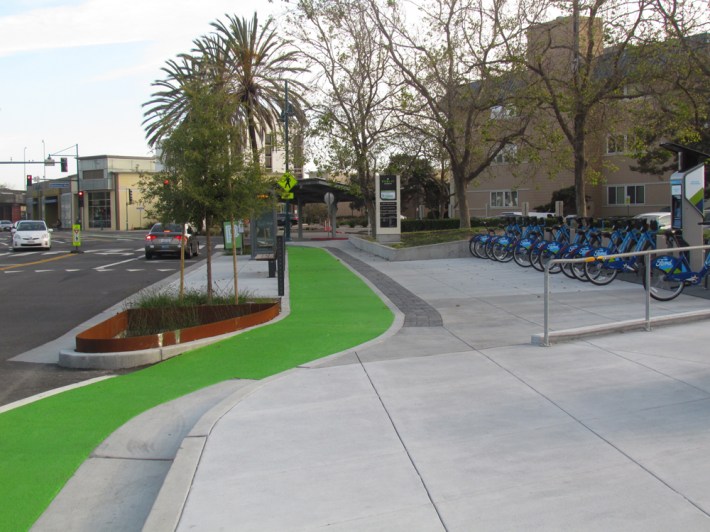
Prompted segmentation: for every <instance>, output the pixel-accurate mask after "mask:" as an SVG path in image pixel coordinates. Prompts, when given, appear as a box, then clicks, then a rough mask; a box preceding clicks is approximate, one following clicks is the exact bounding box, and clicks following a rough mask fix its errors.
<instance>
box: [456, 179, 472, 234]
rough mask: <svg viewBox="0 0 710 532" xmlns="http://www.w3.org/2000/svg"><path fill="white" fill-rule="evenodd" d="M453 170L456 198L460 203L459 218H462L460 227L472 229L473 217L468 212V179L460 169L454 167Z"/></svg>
mask: <svg viewBox="0 0 710 532" xmlns="http://www.w3.org/2000/svg"><path fill="white" fill-rule="evenodd" d="M452 170H453V176H452V177H453V180H454V187H455V190H456V199H457V200H458V204H459V218H460V223H459V227H460V228H461V229H470V228H471V217H470V216H469V214H468V199H467V198H466V185H467V183H466V179H465V178H464V176H463V175H461V174H462V173H463V172H461V171H460V170H458V169H455V168H452Z"/></svg>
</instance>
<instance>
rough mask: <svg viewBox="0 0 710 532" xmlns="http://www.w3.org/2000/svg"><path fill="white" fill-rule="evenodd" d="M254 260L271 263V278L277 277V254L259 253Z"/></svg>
mask: <svg viewBox="0 0 710 532" xmlns="http://www.w3.org/2000/svg"><path fill="white" fill-rule="evenodd" d="M254 260H267V261H269V277H276V253H257V254H256V255H254Z"/></svg>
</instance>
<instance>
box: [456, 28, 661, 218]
mask: <svg viewBox="0 0 710 532" xmlns="http://www.w3.org/2000/svg"><path fill="white" fill-rule="evenodd" d="M572 28H573V21H572V19H571V17H561V18H558V19H556V20H554V21H551V22H548V23H546V24H541V25H539V26H536V27H534V28H532V29H531V30H530V31H529V33H528V53H529V54H540V53H544V54H546V55H545V57H544V58H543V60H544V62H545V63H546V64H547V65H548V66H549V68H552V69H555V68H557V69H559V70H560V72H567V74H566V75H571V71H572V70H571V66H570V65H571V64H572V61H573V57H572V52H571V51H572V50H573V47H572V44H571V43H572V41H573V29H572ZM579 28H580V30H579V46H580V47H581V48H582V49H585V48H586V45H587V42H586V41H585V35H589V34H590V33H589V31H587V30H588V29H589V27H588V21H586V20H585V19H581V20H580V22H579ZM592 31H593V32H597V33H598V35H600V36H601V32H602V27H601V23H598V24H596V25H595V27H594V28H592ZM595 42H596V43H599V44H596V45H595V47H594V53H595V55H597V56H598V58H599V64H600V65H601V67H600V68H599V71H598V72H597V75H600V76H603V75H604V68H603V67H604V59H605V58H604V55H605V54H610V53H613V50H604V49H602V47H601V44H600V43H602V42H603V40H602V39H601V38H599V39H596V41H595ZM629 89H632V88H629ZM634 105H635V103H634V100H633V99H630V100H623V101H620V102H618V103H615V104H609V105H607V106H600V107H599V108H598V109H596V110H595V111H594V113H593V115H592V116H591V117H590V123H591V124H593V126H592V127H591V128H590V129H589V131H588V134H587V139H586V154H585V158H586V161H587V164H588V168H589V170H590V172H589V173H590V174H591V175H594V176H596V177H595V178H594V179H592V180H588V181H587V185H586V190H585V192H586V195H587V211H588V214H589V215H590V216H595V217H612V216H629V215H635V214H638V213H642V212H650V211H658V210H663V209H668V208H669V205H670V183H669V177H670V173H669V174H668V175H663V176H657V175H650V174H644V173H641V172H639V171H636V170H634V169H633V168H632V167H634V166H637V164H636V161H635V160H634V159H633V158H632V157H631V155H630V151H631V147H632V142H633V135H632V131H633V126H634V125H635V123H634V110H635V109H634ZM490 117H491V120H494V121H495V120H497V121H501V122H504V121H510V120H516V116H515V113H514V112H513V111H511V110H509V109H505V108H503V107H501V106H498V107H494V108H492V109H491V116H490ZM533 120H534V121H538V123H540V122H545V123H546V124H547V125H548V127H550V128H554V127H558V128H559V126H558V125H556V122H555V118H554V116H553V115H552V114H551V113H549V112H548V111H545V110H543V109H540V110H539V111H538V112H537V114H536V116H535V117H534V119H533ZM501 127H504V126H501ZM518 149H519V146H518V145H516V144H515V143H512V144H510V145H508V146H506V147H505V148H504V149H503V150H502V151H501V152H500V153H499V154H498V155H497V156H496V158H495V160H494V162H493V163H492V164H491V166H490V167H489V168H488V169H487V171H486V172H485V173H484V174H483V175H481V176H480V177H479V178H477V179H476V180H474V181H473V182H472V183H470V184H469V185H468V188H467V200H468V206H469V213H468V214H469V216H471V217H484V216H497V215H500V214H501V213H503V212H506V211H511V210H516V211H519V210H521V209H522V206H523V204H525V203H526V204H527V205H528V206H529V208H530V210H534V209H535V208H536V207H538V206H540V205H544V204H548V203H550V201H551V198H552V194H553V192H555V191H558V190H561V189H564V188H568V187H572V186H574V174H573V170H572V164H571V160H572V159H571V154H570V153H567V162H566V164H563V165H561V164H560V159H561V158H560V157H558V156H559V155H560V153H551V152H545V151H541V152H539V153H536V157H535V158H534V161H533V160H532V159H531V160H526V158H525V157H522V158H521V157H519V155H520V154H519V153H518ZM559 150H560V152H562V151H564V150H567V151H569V150H570V147H569V144H568V143H567V142H566V141H564V142H562V143H561V144H560V146H559ZM453 201H455V198H454V199H453ZM452 210H453V211H454V212H456V208H455V206H454V205H453V204H452ZM455 215H456V216H460V213H458V212H456V214H455Z"/></svg>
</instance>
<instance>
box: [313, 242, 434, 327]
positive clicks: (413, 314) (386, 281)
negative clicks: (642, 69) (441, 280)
mask: <svg viewBox="0 0 710 532" xmlns="http://www.w3.org/2000/svg"><path fill="white" fill-rule="evenodd" d="M326 249H327V250H328V251H329V252H330V253H332V254H333V255H335V256H336V257H337V258H339V259H340V260H342V261H343V262H345V263H347V264H349V265H350V266H352V268H353V269H354V270H355V271H357V272H358V273H360V274H361V275H363V276H364V277H365V278H366V279H368V280H369V281H370V282H371V283H372V284H374V285H375V286H376V287H377V288H378V289H379V290H380V291H381V292H382V293H383V294H385V295H386V296H387V297H388V298H389V299H390V301H392V303H394V304H395V305H397V308H399V310H401V311H402V312H403V313H404V327H441V326H442V325H443V324H444V321H443V320H442V319H441V314H439V311H438V310H436V309H435V308H434V307H432V306H431V305H430V304H429V303H427V302H426V301H424V300H423V299H422V298H420V297H419V296H416V295H415V294H413V293H412V292H410V291H409V290H407V289H406V288H404V287H403V286H402V285H401V284H399V283H398V282H396V281H395V280H393V279H392V278H391V277H389V276H387V275H385V274H384V273H382V272H381V271H379V270H377V269H375V268H373V267H372V266H370V265H369V264H367V263H365V262H363V261H361V260H360V259H357V258H355V257H353V256H352V255H350V254H349V253H346V252H345V251H343V250H341V249H338V248H333V247H327V248H326Z"/></svg>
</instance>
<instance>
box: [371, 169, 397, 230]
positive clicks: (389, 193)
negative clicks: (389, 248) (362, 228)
mask: <svg viewBox="0 0 710 532" xmlns="http://www.w3.org/2000/svg"><path fill="white" fill-rule="evenodd" d="M401 196H402V195H401V194H400V178H399V176H398V175H378V176H377V178H376V179H375V207H376V209H375V211H376V223H377V241H378V242H380V243H382V244H392V243H395V242H399V241H400V240H401V234H402V228H401V225H400V217H399V213H400V207H401V199H400V198H401Z"/></svg>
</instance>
